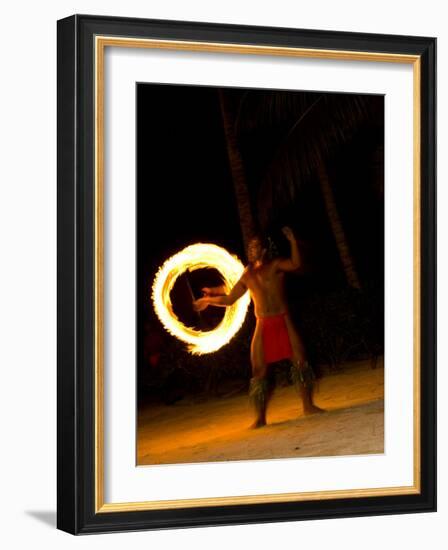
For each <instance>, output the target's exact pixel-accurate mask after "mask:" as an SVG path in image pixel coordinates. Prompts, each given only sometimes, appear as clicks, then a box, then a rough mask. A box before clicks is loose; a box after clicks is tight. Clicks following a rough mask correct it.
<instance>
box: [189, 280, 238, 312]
mask: <svg viewBox="0 0 448 550" xmlns="http://www.w3.org/2000/svg"><path fill="white" fill-rule="evenodd" d="M246 290H247V286H246V284H245V283H244V281H243V277H241V278H240V280H239V281H238V282H237V283H236V285H235V286H234V287H233V288H232V290H231V291H230V292H229V294H223V295H220V296H204V297H203V298H199V300H195V301H194V302H193V307H194V309H195V310H196V311H202V310H204V309H205V308H206V307H207V306H221V307H228V306H231V305H233V304H234V303H235V302H236V301H237V300H238V298H241V296H242V295H243V294H244V293H245V292H246Z"/></svg>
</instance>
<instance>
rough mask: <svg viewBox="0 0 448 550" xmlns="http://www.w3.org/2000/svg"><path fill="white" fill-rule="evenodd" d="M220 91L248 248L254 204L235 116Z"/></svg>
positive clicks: (233, 174) (229, 154)
mask: <svg viewBox="0 0 448 550" xmlns="http://www.w3.org/2000/svg"><path fill="white" fill-rule="evenodd" d="M218 93H219V101H220V105H221V114H222V120H223V126H224V133H225V136H226V142H227V154H228V156H229V165H230V171H231V173H232V179H233V186H234V192H235V198H236V202H237V205H238V214H239V218H240V226H241V233H242V236H243V243H244V249H245V250H247V245H248V243H249V240H250V238H251V237H252V236H253V234H254V230H255V223H254V218H253V214H252V206H251V201H250V196H249V190H248V187H247V182H246V176H245V173H244V165H243V159H242V158H241V153H240V151H239V149H238V144H237V140H236V135H235V117H234V114H233V112H232V108H231V105H230V102H229V98H228V96H227V95H226V93H225V92H224V91H223V90H219V92H218Z"/></svg>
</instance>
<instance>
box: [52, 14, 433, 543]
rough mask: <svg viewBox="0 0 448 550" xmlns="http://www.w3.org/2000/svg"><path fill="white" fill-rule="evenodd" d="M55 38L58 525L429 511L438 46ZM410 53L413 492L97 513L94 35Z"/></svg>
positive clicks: (306, 34) (235, 29)
mask: <svg viewBox="0 0 448 550" xmlns="http://www.w3.org/2000/svg"><path fill="white" fill-rule="evenodd" d="M57 31H58V38H57V39H58V46H57V52H58V60H57V70H58V90H57V97H58V106H57V116H58V126H57V132H58V156H57V159H58V167H57V177H58V202H57V207H58V249H57V253H58V264H57V265H58V267H57V269H58V271H57V277H58V334H57V338H58V383H57V392H58V398H57V436H58V443H57V452H58V456H57V460H58V470H57V485H58V490H57V527H58V528H59V529H61V530H64V531H66V532H68V533H72V534H84V533H103V532H112V531H129V530H134V531H135V530H145V529H162V528H180V527H193V526H212V525H230V524H248V523H262V522H280V521H292V520H307V519H323V518H336V517H354V516H370V515H385V514H402V513H413V512H414V513H415V512H431V511H435V510H436V232H435V229H436V208H435V200H436V39H435V38H429V37H413V36H395V35H380V34H360V33H348V32H335V31H318V30H303V29H288V28H268V27H254V26H239V25H223V24H214V23H194V22H183V21H161V20H143V19H131V18H124V17H102V16H90V15H74V16H71V17H68V18H66V19H62V20H60V21H58V23H57ZM99 35H101V36H119V37H128V38H139V39H140V38H141V39H147V38H152V39H158V40H172V41H194V42H208V43H217V44H234V45H238V44H246V45H247V44H250V45H255V46H269V47H288V48H306V49H311V50H331V51H345V52H371V53H387V54H394V55H403V56H407V55H408V56H417V57H418V58H419V60H420V78H421V85H420V145H421V153H420V197H421V200H420V219H421V225H420V239H421V247H420V250H421V254H420V258H419V260H420V261H419V265H420V268H421V269H420V281H421V288H420V296H421V310H420V344H421V345H420V362H421V369H420V380H419V383H420V389H421V392H420V417H419V422H420V426H421V437H420V447H419V453H420V463H421V468H420V491H419V492H418V493H417V494H403V495H400V494H395V495H387V496H354V497H353V498H340V499H338V498H334V499H328V500H308V501H306V500H301V501H297V502H295V501H288V502H268V503H258V504H235V505H218V506H196V507H189V508H182V507H176V508H173V509H152V510H145V509H135V510H131V511H130V510H123V511H119V510H116V511H107V510H106V511H101V512H98V510H97V509H96V505H95V502H96V500H95V491H96V483H97V480H96V467H95V447H96V440H95V424H94V422H95V405H96V403H95V398H96V394H95V368H94V366H95V365H94V363H95V300H96V298H95V238H94V235H95V224H96V220H95V185H94V178H95V92H94V88H95V72H94V70H95V56H94V42H95V37H96V36H99Z"/></svg>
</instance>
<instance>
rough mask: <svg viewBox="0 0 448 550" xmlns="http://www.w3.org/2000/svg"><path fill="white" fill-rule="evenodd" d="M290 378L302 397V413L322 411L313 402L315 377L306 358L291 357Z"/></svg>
mask: <svg viewBox="0 0 448 550" xmlns="http://www.w3.org/2000/svg"><path fill="white" fill-rule="evenodd" d="M291 378H292V382H293V384H294V386H295V387H296V389H297V391H298V393H299V395H300V397H301V398H302V402H303V412H304V414H313V413H317V412H323V409H320V408H319V407H317V406H316V405H315V404H314V400H313V389H314V383H315V380H316V377H315V374H314V371H313V369H312V367H311V365H310V364H309V362H308V361H307V360H306V359H305V360H304V359H299V358H297V357H295V358H293V359H292V362H291Z"/></svg>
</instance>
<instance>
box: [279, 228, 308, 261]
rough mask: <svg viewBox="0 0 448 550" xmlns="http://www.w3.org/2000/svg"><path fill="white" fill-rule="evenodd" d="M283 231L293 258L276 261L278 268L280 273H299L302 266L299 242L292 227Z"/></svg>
mask: <svg viewBox="0 0 448 550" xmlns="http://www.w3.org/2000/svg"><path fill="white" fill-rule="evenodd" d="M282 231H283V234H284V235H285V237H286V238H287V239H288V241H289V244H290V247H291V256H290V257H289V258H278V259H277V260H276V267H277V269H278V270H280V271H297V270H298V269H299V268H300V267H301V266H302V261H301V258H300V252H299V247H298V245H297V240H296V238H295V236H294V233H293V232H292V229H291V228H290V227H284V228H283V229H282Z"/></svg>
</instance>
